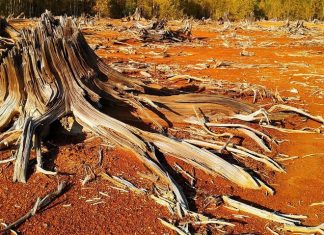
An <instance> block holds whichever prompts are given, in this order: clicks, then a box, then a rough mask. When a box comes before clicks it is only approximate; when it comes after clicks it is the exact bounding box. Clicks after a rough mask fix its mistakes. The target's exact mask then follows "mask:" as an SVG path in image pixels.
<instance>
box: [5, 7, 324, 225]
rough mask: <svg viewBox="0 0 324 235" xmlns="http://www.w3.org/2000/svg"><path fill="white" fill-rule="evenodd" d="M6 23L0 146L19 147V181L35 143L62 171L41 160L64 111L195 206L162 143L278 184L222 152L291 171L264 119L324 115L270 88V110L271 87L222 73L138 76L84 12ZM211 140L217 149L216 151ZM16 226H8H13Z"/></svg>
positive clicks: (234, 174) (189, 158)
mask: <svg viewBox="0 0 324 235" xmlns="http://www.w3.org/2000/svg"><path fill="white" fill-rule="evenodd" d="M1 22H2V23H1V28H0V35H4V36H2V37H3V38H0V46H1V47H3V48H4V50H5V51H4V52H3V53H1V55H0V68H1V73H0V149H3V148H9V147H12V148H16V153H15V156H14V159H15V166H14V174H13V180H14V181H17V182H26V181H27V180H28V178H27V170H28V167H29V160H30V154H31V150H32V149H33V148H35V150H36V152H37V171H40V172H42V173H45V174H51V175H53V174H57V173H56V172H51V171H48V170H46V169H43V161H44V160H45V159H43V155H42V148H41V146H42V139H43V138H44V137H45V136H46V135H47V134H48V132H47V130H48V128H49V126H50V125H51V124H52V123H54V122H56V121H59V120H61V119H62V118H64V117H65V116H73V117H74V118H75V121H76V122H77V123H78V124H80V125H81V126H82V127H83V128H84V130H86V131H87V132H91V133H93V134H96V135H98V136H100V137H101V138H103V139H104V140H105V141H109V142H111V143H112V144H114V145H116V146H120V147H123V148H125V149H126V150H129V151H130V152H132V153H133V154H134V155H135V156H137V157H138V159H139V160H140V161H141V162H142V163H143V164H144V165H145V166H146V167H147V168H148V169H150V170H151V171H152V173H153V174H155V175H156V176H158V181H159V183H161V184H163V185H165V188H166V190H165V191H166V192H165V193H162V194H158V196H160V197H161V195H166V194H168V195H169V196H168V197H166V199H161V198H160V199H161V200H168V201H167V204H168V205H169V206H170V207H175V208H177V209H176V211H177V213H178V215H179V217H181V216H183V214H188V213H189V214H190V212H189V211H190V210H189V204H188V201H187V197H186V195H185V193H184V192H183V190H182V188H181V187H180V186H179V185H178V183H177V182H176V181H175V180H174V179H173V177H172V176H171V175H170V173H169V171H168V169H167V168H166V167H165V166H164V165H163V162H162V161H161V158H160V157H158V156H157V154H156V151H157V150H158V151H159V152H160V153H161V154H162V155H168V154H169V155H172V156H174V157H176V158H178V159H180V160H182V161H184V162H186V163H188V164H189V165H191V166H193V167H195V168H197V169H200V170H202V171H204V172H206V173H208V174H209V175H211V176H216V175H218V176H219V175H220V176H222V177H223V178H225V179H227V180H229V181H231V182H233V183H235V184H236V185H237V186H239V187H242V188H245V189H254V190H262V189H263V190H266V191H268V192H270V193H274V190H273V189H271V188H270V187H269V186H267V183H266V182H264V181H263V180H261V179H260V177H259V176H258V174H257V172H253V174H252V173H250V172H251V171H253V169H251V171H248V170H246V169H243V168H241V167H239V166H237V165H235V164H232V163H230V162H228V161H226V160H225V159H224V158H222V157H221V154H222V153H223V151H224V150H226V151H228V152H231V153H233V154H235V155H236V156H237V155H239V156H243V160H242V161H244V157H249V158H251V159H254V160H256V161H260V162H262V163H264V164H265V165H267V166H268V167H269V169H270V170H276V171H279V172H284V169H283V168H282V167H281V166H280V165H279V164H278V163H276V162H275V161H274V160H273V159H272V158H271V157H270V156H268V155H267V154H268V153H270V152H271V151H272V149H271V148H270V147H271V146H270V145H271V141H272V140H273V139H274V138H273V137H270V136H268V135H266V134H263V132H264V129H263V126H262V125H263V124H264V123H266V125H268V126H274V127H277V126H276V123H277V122H278V121H280V122H282V123H284V122H285V121H286V120H287V119H289V117H291V116H292V115H297V116H302V117H306V118H309V119H312V120H313V121H315V122H319V123H321V124H323V123H324V121H323V117H320V116H315V115H312V114H309V113H307V112H306V111H304V110H301V109H298V108H295V107H292V106H289V105H288V104H282V103H280V102H281V101H280V100H279V99H276V98H275V97H276V96H274V95H271V98H273V101H274V102H275V103H276V104H275V105H274V106H272V107H269V108H268V109H264V108H262V107H259V105H258V104H257V96H258V94H259V95H260V96H262V94H263V95H265V96H268V95H269V94H270V93H269V92H267V91H266V90H265V89H257V87H253V86H245V85H244V84H240V85H237V86H231V85H229V84H222V83H221V82H208V83H206V81H204V80H202V81H199V79H192V80H194V82H196V83H199V82H200V83H201V84H202V85H206V84H208V86H205V90H204V91H203V92H202V91H201V90H200V91H199V92H184V91H183V90H181V89H177V88H172V87H163V86H159V87H157V86H154V84H151V82H150V79H149V78H143V79H142V80H140V79H132V78H130V77H128V76H125V75H123V74H122V73H120V72H118V71H116V70H115V69H113V68H112V67H110V66H108V65H107V64H105V63H104V62H103V60H101V59H100V58H99V57H98V56H97V55H96V54H95V53H94V52H93V50H92V49H91V48H90V46H89V45H88V44H87V42H86V40H85V38H84V36H83V35H82V33H81V32H80V30H79V28H78V26H77V22H76V20H75V19H72V18H69V17H60V18H56V17H54V16H53V15H52V14H51V13H50V12H46V13H44V14H43V15H42V16H41V19H40V20H39V22H38V23H37V26H36V27H35V28H33V29H23V30H21V31H20V32H19V33H18V32H17V31H16V30H14V29H13V28H12V27H11V26H10V25H8V24H7V23H4V21H3V20H2V21H1ZM152 27H153V25H152V26H150V28H149V29H145V28H142V29H141V30H143V32H150V31H153V32H158V33H157V34H156V35H158V40H164V39H165V38H166V39H167V40H171V41H183V40H187V39H189V38H190V37H191V34H190V32H191V25H190V23H186V25H185V27H184V28H183V29H181V30H177V31H169V30H162V31H161V30H160V29H161V28H164V26H163V24H162V23H157V24H156V25H154V29H153V28H152ZM161 32H162V34H161ZM144 34H146V33H144ZM149 35H150V34H149ZM161 35H162V36H161ZM4 37H5V38H4ZM145 37H146V38H149V37H150V36H147V35H146V36H145ZM145 37H144V38H145ZM154 37H155V36H153V39H154ZM217 66H228V65H224V64H219V65H217ZM177 79H178V78H177ZM227 86H230V87H231V89H230V90H229V93H230V94H231V95H228V94H226V93H225V94H220V92H217V91H220V90H224V89H226V88H227ZM251 92H252V96H253V102H251V103H249V102H244V101H242V100H240V99H239V98H238V97H241V96H242V93H251ZM102 100H105V101H108V102H109V103H110V104H111V105H112V107H113V108H114V107H117V106H119V107H131V108H132V109H134V110H135V111H136V112H135V113H136V115H137V118H138V119H139V120H144V119H149V120H150V121H151V123H152V125H154V126H155V129H156V131H155V132H150V131H145V130H142V129H140V128H138V127H135V126H132V125H129V124H126V123H124V122H122V121H120V120H118V119H116V118H113V117H112V116H110V115H109V112H104V111H103V110H101V108H100V107H101V103H100V102H101V101H102ZM195 108H197V109H198V108H199V109H200V110H201V111H202V113H203V115H204V120H203V125H202V122H201V120H199V117H198V122H197V115H196V114H195V111H194V110H195ZM195 116H196V117H195ZM215 117H216V118H215ZM192 118H196V120H195V122H194V123H193V124H190V125H188V122H186V120H193V119H192ZM234 119H235V120H236V121H239V123H240V124H236V125H232V123H231V121H233V120H234ZM211 120H213V121H211ZM216 121H217V122H216ZM225 121H226V122H225ZM222 122H223V123H222ZM175 123H180V124H183V125H184V126H185V127H184V128H183V129H182V130H181V131H184V132H185V131H188V132H189V133H191V135H189V137H188V138H186V139H184V138H176V136H172V135H167V134H166V133H167V130H168V129H169V128H170V127H172V126H173V124H175ZM221 124H222V125H223V127H224V128H227V130H226V131H227V132H230V131H231V128H232V129H234V128H235V129H236V130H238V131H239V132H240V133H242V134H243V135H244V136H245V137H246V138H250V139H253V140H254V142H255V143H256V145H257V146H258V147H259V148H260V149H261V150H260V151H257V150H254V149H253V150H252V149H248V148H245V147H244V146H240V145H239V144H233V143H231V142H230V140H231V138H228V139H229V140H228V141H227V142H224V141H222V140H219V139H217V138H220V137H224V135H222V133H220V135H219V134H217V133H214V132H213V130H212V129H210V128H212V127H213V125H214V127H215V128H216V127H221V126H220V125H221ZM251 124H253V125H258V128H252V127H251ZM202 126H203V128H202ZM190 128H196V129H198V130H204V133H203V137H204V140H203V141H202V140H201V139H200V140H199V139H197V138H196V136H198V135H195V136H193V132H192V129H190ZM206 129H207V130H208V131H206ZM231 136H235V135H234V134H233V135H231ZM245 137H244V138H245ZM212 149H214V150H215V149H216V150H218V151H219V152H218V153H215V151H212ZM10 160H13V159H10ZM88 173H89V172H88ZM87 175H91V174H90V173H89V174H87ZM89 178H92V177H90V176H89V177H88V178H87V176H86V177H85V180H84V181H83V182H84V183H86V182H88V180H89ZM104 178H106V179H108V180H109V181H111V182H112V183H114V184H118V185H119V186H120V187H121V188H124V189H125V188H127V189H132V190H135V191H137V190H140V191H141V192H143V190H141V189H137V188H136V187H135V186H134V185H132V184H131V183H130V182H128V181H125V180H123V179H122V178H118V177H117V178H116V177H112V176H108V175H104ZM157 191H159V190H158V189H157ZM162 191H163V190H162ZM60 192H61V191H59V193H60ZM223 200H224V201H225V202H227V203H229V204H231V206H237V207H239V209H240V208H241V209H242V210H247V208H248V210H249V211H250V212H251V211H252V212H253V214H255V215H259V216H263V217H270V218H271V219H272V220H275V221H278V222H282V223H288V224H295V223H298V222H299V219H300V218H302V217H293V216H287V215H284V214H282V215H276V214H273V213H271V214H269V213H266V212H264V211H262V212H261V211H259V210H257V209H255V208H251V207H249V206H247V205H242V204H238V202H233V201H232V200H230V199H229V198H226V197H223ZM48 203H49V202H48V199H47V197H45V198H44V199H42V200H40V201H39V202H38V203H37V204H36V206H35V207H34V209H33V210H32V211H31V212H30V213H29V214H27V215H26V218H28V217H30V216H32V215H33V214H34V213H36V212H37V211H38V209H39V208H40V207H43V206H46V205H47V204H48ZM26 218H24V219H23V220H25V219H26ZM196 222H197V221H196ZM200 222H202V223H207V222H208V221H207V222H206V221H205V222H204V221H200ZM209 222H210V221H209ZM214 222H215V221H214ZM19 223H20V221H19ZM166 223H167V222H166ZM8 227H9V228H10V225H9V226H8ZM11 227H12V226H11ZM9 228H8V229H9Z"/></svg>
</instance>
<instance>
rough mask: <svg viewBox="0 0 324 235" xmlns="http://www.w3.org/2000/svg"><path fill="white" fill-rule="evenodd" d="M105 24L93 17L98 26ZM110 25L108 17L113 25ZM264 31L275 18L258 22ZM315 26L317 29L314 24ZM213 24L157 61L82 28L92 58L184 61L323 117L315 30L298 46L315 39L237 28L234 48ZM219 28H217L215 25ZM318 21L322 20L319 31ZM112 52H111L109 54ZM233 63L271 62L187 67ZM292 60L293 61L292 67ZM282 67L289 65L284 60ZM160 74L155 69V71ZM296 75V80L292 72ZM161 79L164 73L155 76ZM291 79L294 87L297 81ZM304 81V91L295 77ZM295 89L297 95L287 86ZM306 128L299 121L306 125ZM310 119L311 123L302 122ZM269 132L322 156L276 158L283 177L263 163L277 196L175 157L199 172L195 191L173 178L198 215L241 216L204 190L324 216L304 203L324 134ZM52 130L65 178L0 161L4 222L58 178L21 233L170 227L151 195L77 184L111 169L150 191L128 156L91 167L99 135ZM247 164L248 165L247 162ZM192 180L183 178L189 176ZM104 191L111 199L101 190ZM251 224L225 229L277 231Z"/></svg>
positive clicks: (54, 158) (323, 190) (314, 185)
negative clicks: (19, 172) (92, 46)
mask: <svg viewBox="0 0 324 235" xmlns="http://www.w3.org/2000/svg"><path fill="white" fill-rule="evenodd" d="M106 23H108V21H101V22H99V26H103V25H105V24H106ZM109 23H110V22H109ZM112 23H113V24H114V25H121V24H124V23H120V22H119V21H113V22H112ZM262 24H263V25H264V26H267V27H270V26H274V24H270V23H264V22H263V23H262ZM314 27H315V26H314ZM216 29H217V27H216V26H212V25H204V26H201V25H200V26H195V27H194V32H193V36H195V37H202V38H204V39H203V41H202V43H203V45H202V46H199V47H194V48H193V47H190V44H189V45H186V44H183V45H181V46H178V45H177V46H172V45H170V47H169V48H168V49H167V51H166V53H167V54H169V57H157V56H154V55H153V54H152V53H151V54H150V53H147V52H150V51H155V52H161V51H162V50H161V49H152V48H145V47H139V46H140V43H138V42H134V41H128V42H127V43H129V44H131V45H133V46H136V50H137V53H136V54H127V55H126V54H124V53H123V52H122V51H118V48H120V47H123V46H120V45H113V44H112V39H113V38H115V39H117V38H120V37H127V33H123V32H122V33H117V32H113V31H110V30H104V31H96V27H93V28H90V29H86V30H85V32H86V38H87V40H88V41H89V43H101V44H102V45H105V46H107V49H100V50H98V51H97V53H98V55H99V56H101V57H102V58H105V59H106V60H107V62H108V63H110V62H113V61H121V60H122V61H128V60H130V59H132V60H135V61H139V62H149V63H155V64H166V65H175V64H178V65H179V66H180V68H179V71H183V73H182V74H190V75H193V76H199V77H203V76H209V77H211V78H212V79H222V80H228V81H234V82H247V83H253V84H260V85H264V86H266V87H267V88H269V89H272V90H276V89H278V91H279V92H280V94H281V95H282V96H294V97H296V96H299V97H300V100H301V101H293V102H292V104H298V105H297V106H299V107H302V108H303V109H306V110H308V111H309V112H311V113H313V114H316V115H322V116H323V115H324V106H323V105H324V102H323V101H324V94H323V93H322V94H321V93H316V91H318V90H319V91H320V90H322V91H323V89H324V81H323V74H324V66H323V61H324V46H323V34H322V36H320V39H321V40H322V42H321V44H317V45H310V44H309V45H298V44H297V45H296V42H308V41H310V40H312V39H313V38H312V36H306V37H304V38H301V39H293V38H289V37H288V36H287V35H286V34H284V33H280V32H276V31H274V32H266V31H255V30H241V29H238V30H236V31H235V34H236V37H237V38H239V39H235V38H234V39H228V42H229V43H230V47H229V48H227V47H225V46H224V45H223V44H222V43H223V39H222V38H221V37H222V36H226V35H229V34H231V33H233V32H232V31H231V32H223V33H221V32H217V31H216ZM218 29H219V28H218ZM321 29H323V26H322V25H320V26H319V30H321ZM240 38H242V39H241V41H246V42H250V43H252V45H251V46H249V47H248V48H247V49H246V50H247V51H249V52H254V53H255V55H254V56H251V57H242V56H240V52H241V51H242V47H237V46H235V45H237V44H238V43H239V41H240ZM264 42H273V43H274V44H273V45H272V46H269V47H263V48H261V47H260V45H261V43H264ZM110 50H114V52H113V53H110V52H109V51H110ZM212 58H213V59H216V60H221V61H232V62H236V63H240V64H256V65H258V64H269V65H273V66H274V67H271V68H245V69H241V68H207V69H202V70H194V69H186V68H185V67H186V66H187V65H195V64H198V63H210V62H206V61H207V60H209V59H212ZM288 63H289V64H288ZM283 64H285V65H283ZM157 73H158V72H157ZM311 73H316V74H321V75H322V77H313V76H302V75H301V76H299V75H298V74H311ZM294 74H295V75H296V74H297V75H298V76H294ZM159 76H160V77H162V76H163V75H161V74H159ZM295 82H297V83H295ZM298 82H303V83H305V84H307V85H309V86H316V87H313V88H312V87H309V86H303V84H301V83H298ZM293 88H295V89H297V90H298V94H296V93H292V92H291V89H293ZM304 124H305V123H304ZM306 125H314V123H312V122H310V121H308V122H306ZM269 133H271V134H273V135H274V136H276V137H277V138H278V139H284V140H287V141H286V142H283V143H282V144H280V146H279V147H278V151H279V152H281V153H284V154H288V155H291V156H304V155H307V154H313V153H322V155H314V156H312V157H305V158H298V159H294V160H288V161H284V162H282V164H283V166H284V167H285V169H286V171H287V173H286V174H282V173H279V174H277V173H271V172H270V173H269V172H268V171H264V170H263V169H259V170H260V172H261V173H262V176H261V177H262V178H263V179H264V180H266V181H267V182H268V183H269V184H270V185H271V186H272V187H273V188H274V189H275V190H276V194H275V195H274V196H267V195H265V194H264V192H259V191H251V190H244V189H240V188H238V187H237V186H235V185H233V184H231V183H229V182H228V181H226V180H224V179H222V178H220V177H217V178H211V177H209V176H208V175H206V174H204V173H203V172H201V171H198V170H194V169H193V168H192V167H190V166H188V165H187V164H185V163H181V162H180V163H179V162H178V163H179V164H180V165H181V166H182V167H183V168H184V169H186V170H187V171H188V172H190V173H192V174H194V175H195V177H196V178H197V183H196V185H195V186H196V188H197V190H196V191H192V190H190V188H189V187H188V186H187V185H186V184H185V183H184V182H185V180H184V179H185V176H181V175H179V174H175V178H176V179H177V180H178V182H182V183H181V185H182V186H183V187H184V188H185V189H186V192H187V195H190V197H191V198H194V197H195V200H193V199H191V200H190V204H191V207H192V208H196V209H197V210H198V211H199V212H202V213H205V214H208V215H211V216H213V217H216V218H227V219H235V218H234V217H233V215H232V214H238V213H237V212H232V211H229V210H227V209H224V208H222V207H216V206H215V205H214V204H210V205H207V206H206V198H207V197H208V196H210V195H222V194H226V195H234V196H237V197H239V198H242V199H244V200H247V201H250V202H254V203H256V204H257V205H262V206H264V207H266V208H271V209H273V210H276V211H280V212H283V213H287V214H304V215H307V216H308V217H309V218H308V219H307V220H306V221H305V224H306V225H318V224H320V223H323V222H324V207H323V206H312V207H311V206H310V204H311V203H314V202H322V201H323V199H324V171H323V169H322V166H323V165H324V155H323V153H324V144H323V143H324V141H323V140H324V137H323V135H320V134H303V135H302V134H282V133H278V132H276V131H270V132H269ZM52 135H53V136H51V139H52V143H53V145H50V146H49V147H48V148H49V150H50V153H49V154H48V158H49V166H52V165H53V164H54V165H55V166H56V167H57V169H58V170H59V172H62V173H64V174H62V175H60V176H57V177H47V176H44V175H41V174H35V173H34V174H32V175H31V177H30V178H29V180H28V183H27V184H25V185H22V184H14V183H12V182H11V176H12V171H13V166H12V165H11V164H8V165H2V166H0V184H1V185H2V186H1V187H0V222H5V223H10V222H12V221H14V220H16V219H17V218H18V217H20V216H22V215H23V214H24V213H26V212H27V211H28V210H30V208H31V207H32V205H33V203H34V201H35V200H36V198H37V197H38V196H43V195H45V194H46V193H47V192H49V191H51V190H53V189H54V188H55V187H56V184H57V182H58V181H62V180H63V179H65V180H67V181H68V182H70V183H71V187H70V189H69V190H68V191H67V192H66V193H65V194H64V195H63V196H62V197H60V198H59V199H57V200H56V201H55V202H54V203H53V204H52V205H50V207H49V209H47V210H45V211H43V212H41V213H39V214H37V215H36V216H34V217H33V218H31V219H29V220H28V221H27V222H25V223H24V224H23V225H22V226H21V227H19V231H21V232H23V233H24V234H165V233H169V234H170V233H171V234H173V232H172V231H171V230H169V229H167V228H165V227H164V226H162V225H161V224H160V222H159V221H158V218H161V217H162V218H169V217H171V215H170V214H169V212H168V210H167V209H166V208H164V207H161V206H158V205H157V204H156V203H155V202H154V201H152V200H151V199H150V198H149V197H146V196H141V195H136V194H134V193H124V192H120V191H117V190H115V189H113V188H111V187H110V184H109V183H108V182H105V181H104V180H101V179H100V178H98V179H96V180H95V181H93V182H91V183H89V184H88V185H86V187H84V188H83V187H82V186H81V183H80V180H82V179H83V177H84V173H83V167H84V165H85V164H88V165H90V166H91V167H92V168H93V169H94V170H95V172H96V173H99V172H102V171H107V172H109V173H110V174H112V175H117V176H122V177H123V178H125V179H127V180H129V181H131V182H133V183H134V184H135V185H137V186H139V187H144V188H148V189H149V188H150V187H151V183H150V182H149V181H148V180H145V179H143V178H141V177H140V176H139V175H138V174H137V172H142V173H145V172H147V170H146V169H145V167H143V165H142V164H141V163H140V162H139V161H138V160H137V159H136V158H135V157H134V156H133V155H132V154H130V153H128V152H125V151H123V150H121V149H112V150H111V149H108V148H105V147H104V162H103V166H102V168H100V167H97V166H96V164H97V160H98V149H99V144H100V141H99V140H93V141H90V142H87V143H83V142H82V139H79V140H78V139H72V140H71V138H72V137H68V136H65V137H61V136H60V135H58V134H52ZM9 155H10V153H9V151H8V152H4V153H2V154H1V155H0V157H1V159H4V158H6V157H8V156H9ZM167 162H168V163H169V165H170V166H173V165H174V162H177V161H176V160H175V159H174V158H172V157H171V156H169V157H167ZM247 164H249V163H247ZM187 180H188V179H187ZM99 192H104V193H105V194H107V195H108V196H103V195H102V194H99ZM95 197H100V198H102V199H101V200H100V201H103V202H104V203H102V204H98V205H91V204H90V203H88V202H86V200H87V199H91V198H95ZM241 221H245V222H247V223H236V227H235V228H234V230H228V232H227V233H228V234H240V233H247V232H250V233H258V234H269V231H267V230H266V226H269V227H271V228H274V227H276V226H278V225H276V224H273V223H269V222H268V221H265V220H262V219H258V218H256V217H253V216H250V217H249V218H246V219H243V220H241ZM204 228H205V227H204V226H202V227H201V228H199V227H196V228H195V230H196V231H197V232H198V231H203V229H204ZM209 230H210V231H211V232H212V234H218V233H219V232H218V231H217V230H216V229H215V228H214V227H212V226H210V227H209Z"/></svg>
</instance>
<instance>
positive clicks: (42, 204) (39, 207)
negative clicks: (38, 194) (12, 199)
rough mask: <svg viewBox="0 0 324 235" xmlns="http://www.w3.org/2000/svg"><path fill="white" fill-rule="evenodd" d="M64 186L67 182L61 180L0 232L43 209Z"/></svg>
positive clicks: (17, 224) (13, 226) (14, 226)
mask: <svg viewBox="0 0 324 235" xmlns="http://www.w3.org/2000/svg"><path fill="white" fill-rule="evenodd" d="M66 186H67V184H66V183H65V182H62V183H60V184H59V185H58V187H57V190H56V191H54V192H52V193H49V194H48V195H46V196H45V197H43V198H37V200H36V203H35V204H34V206H33V208H32V209H31V210H30V211H29V212H28V213H27V214H25V215H24V216H23V217H21V218H19V219H18V220H17V221H15V222H13V223H11V224H9V225H8V226H7V227H5V228H4V229H3V230H0V233H4V232H7V231H9V230H10V229H13V228H17V227H18V226H19V225H20V224H22V223H24V222H25V221H26V220H27V219H29V218H30V217H32V216H34V215H35V214H37V213H38V212H40V211H41V210H43V209H44V208H45V207H47V206H48V205H49V204H50V203H51V202H52V201H54V200H55V199H56V198H57V197H58V196H60V195H61V194H62V193H63V191H64V189H65V188H66Z"/></svg>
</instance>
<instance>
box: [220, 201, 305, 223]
mask: <svg viewBox="0 0 324 235" xmlns="http://www.w3.org/2000/svg"><path fill="white" fill-rule="evenodd" d="M222 199H223V201H224V203H225V205H227V206H229V207H232V208H236V209H238V210H240V211H243V212H246V213H249V214H252V215H255V216H258V217H260V218H263V219H266V220H270V221H274V222H278V223H282V224H288V225H295V224H300V223H301V221H300V220H301V219H306V218H307V217H306V216H303V215H288V214H281V213H278V212H277V213H275V212H270V211H266V210H262V209H259V208H256V207H253V206H250V205H247V204H245V203H243V202H239V201H236V200H234V199H232V198H230V197H228V196H222Z"/></svg>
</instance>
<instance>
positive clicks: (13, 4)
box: [0, 0, 96, 17]
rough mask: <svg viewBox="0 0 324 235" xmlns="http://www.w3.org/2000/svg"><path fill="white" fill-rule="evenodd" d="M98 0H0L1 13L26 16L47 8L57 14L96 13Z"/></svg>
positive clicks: (33, 15)
mask: <svg viewBox="0 0 324 235" xmlns="http://www.w3.org/2000/svg"><path fill="white" fill-rule="evenodd" d="M95 3H96V0H0V15H3V16H8V15H11V14H13V15H14V16H18V15H20V13H24V15H25V16H26V17H35V16H40V15H41V14H42V13H43V12H44V11H45V10H46V9H48V10H51V11H52V13H54V14H55V15H63V14H67V15H81V14H82V13H94V12H93V11H92V10H93V7H94V6H95Z"/></svg>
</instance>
